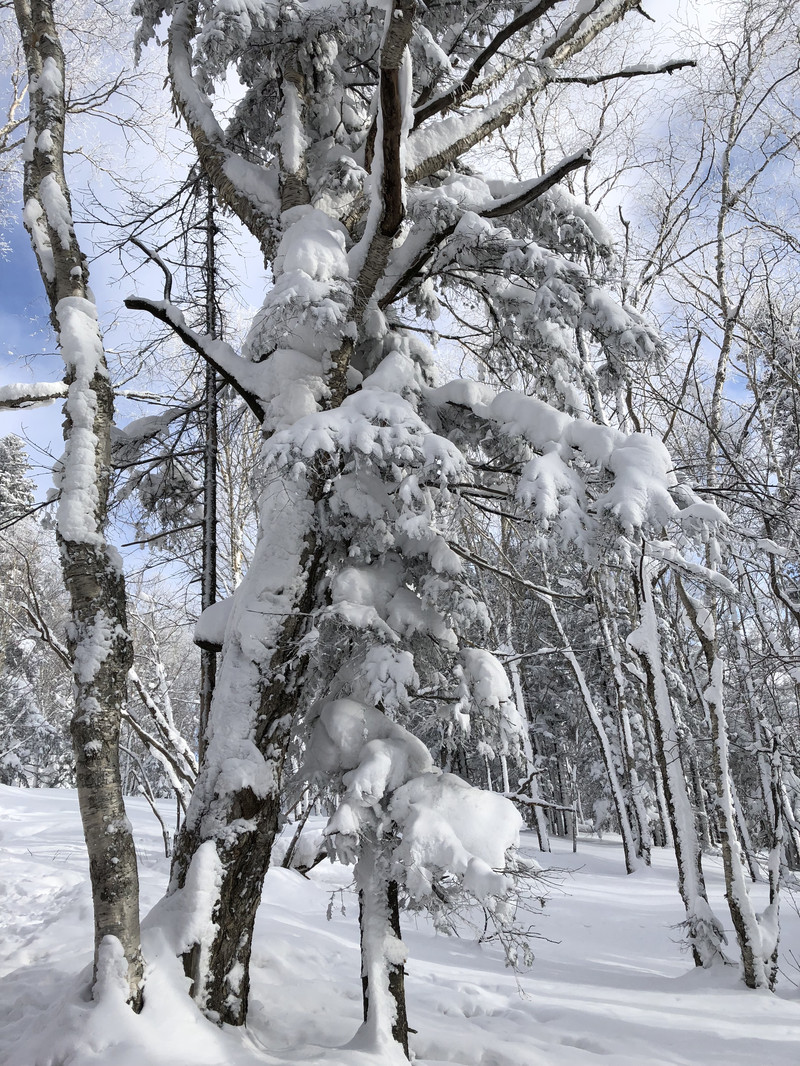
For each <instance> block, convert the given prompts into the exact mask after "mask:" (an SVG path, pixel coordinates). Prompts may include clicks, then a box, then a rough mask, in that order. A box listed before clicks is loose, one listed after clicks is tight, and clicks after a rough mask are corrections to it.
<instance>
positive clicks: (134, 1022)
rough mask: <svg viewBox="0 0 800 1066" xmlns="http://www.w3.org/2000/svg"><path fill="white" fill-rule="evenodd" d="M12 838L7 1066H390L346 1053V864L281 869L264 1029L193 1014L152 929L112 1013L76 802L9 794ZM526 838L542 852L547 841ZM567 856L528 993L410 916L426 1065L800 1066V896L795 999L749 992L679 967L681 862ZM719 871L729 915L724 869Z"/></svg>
mask: <svg viewBox="0 0 800 1066" xmlns="http://www.w3.org/2000/svg"><path fill="white" fill-rule="evenodd" d="M128 809H129V814H130V816H131V818H132V820H133V823H134V830H135V839H136V844H137V849H138V854H139V864H140V871H141V877H142V897H143V904H144V906H145V908H148V907H150V906H152V905H154V904H155V903H156V901H157V900H158V899H159V898H160V896H161V895H162V893H163V889H164V885H165V878H166V875H167V862H166V860H165V859H164V857H163V850H162V847H161V839H160V832H159V830H158V826H157V824H156V823H155V820H154V819H153V817H152V815H151V814H150V812H149V811H148V810H147V808H146V806H145V804H144V802H143V801H137V800H134V801H129V803H128ZM0 834H1V835H0V854H1V855H2V858H1V859H0V862H1V863H2V866H1V868H2V882H1V883H0V898H2V903H3V906H2V916H1V917H0V1063H2V1064H3V1066H61V1064H64V1066H66V1064H69V1066H88V1064H96V1066H256V1064H268V1066H288V1064H296V1066H312V1064H313V1066H384V1063H383V1062H379V1060H378V1059H377V1058H376V1057H375V1056H374V1055H370V1054H368V1053H366V1052H364V1051H361V1050H359V1049H358V1047H357V1045H351V1044H349V1042H350V1041H351V1040H352V1038H353V1036H354V1034H355V1033H356V1031H357V1029H358V1027H359V1024H360V1021H361V1016H360V1015H361V991H360V981H359V969H358V968H359V955H358V922H357V914H358V906H357V901H356V899H355V896H354V894H353V891H352V889H351V888H350V887H348V886H349V882H350V878H349V871H348V870H347V869H346V868H344V867H341V866H332V865H330V864H329V863H327V862H326V863H323V864H322V865H321V866H319V867H317V869H316V870H315V871H314V872H313V873H312V875H311V879H310V880H308V879H305V878H304V877H302V876H301V875H300V874H297V873H295V872H291V871H286V870H282V869H275V870H271V871H270V873H269V875H268V877H267V883H266V889H265V896H264V902H263V905H262V908H261V912H260V916H259V922H258V927H257V934H256V942H255V947H254V960H253V961H254V967H253V992H252V1001H251V1011H250V1018H249V1022H248V1027H247V1029H246V1030H244V1031H236V1030H234V1029H230V1028H226V1029H223V1030H220V1029H218V1028H216V1027H215V1026H214V1025H212V1024H211V1023H209V1022H207V1021H206V1020H205V1019H204V1018H203V1017H202V1016H201V1015H200V1014H199V1013H197V1012H196V1010H195V1009H194V1007H193V1006H192V1005H191V1002H190V1000H189V999H188V997H187V996H186V995H185V993H184V988H183V986H184V983H185V979H184V978H183V975H182V973H181V970H180V966H179V963H177V962H176V961H175V960H174V958H172V954H171V952H170V950H169V948H168V947H167V946H166V945H165V944H164V943H163V942H159V941H158V940H157V939H156V937H155V934H154V933H153V932H152V930H151V931H148V930H147V922H145V934H144V949H145V953H146V957H147V961H148V967H149V970H148V982H147V988H146V1002H145V1008H144V1012H143V1014H142V1015H141V1016H140V1017H136V1016H134V1015H133V1014H132V1013H131V1012H130V1011H129V1010H128V1009H127V1008H126V1007H124V1005H122V1004H121V1003H120V1002H119V1000H118V998H117V996H116V994H115V989H114V980H113V975H112V974H108V975H107V977H106V987H105V991H104V990H103V988H102V987H101V990H100V999H99V1002H97V1003H92V1002H91V1001H89V1000H88V978H89V974H90V970H89V967H90V965H91V936H92V921H91V899H90V892H89V885H88V878H87V876H86V870H85V853H84V850H83V845H82V840H81V830H80V822H79V819H78V809H77V799H76V795H75V793H74V792H69V791H65V790H41V791H37V790H29V791H28V790H18V789H12V788H7V787H4V786H3V787H0ZM526 843H527V844H528V845H529V847H530V851H531V854H537V853H536V851H535V849H534V846H533V840H532V838H530V836H529V837H528V838H527V840H526ZM553 846H554V852H553V854H552V856H551V857H550V858H551V863H552V867H553V868H554V870H553V872H551V873H549V874H548V876H547V881H548V882H549V886H550V887H549V888H547V886H545V885H543V890H545V889H547V891H548V894H549V898H548V900H547V903H546V906H545V908H544V910H543V911H542V912H541V913H538V914H536V915H533V916H532V920H533V921H534V922H535V926H536V929H537V930H538V933H539V934H540V935H541V936H542V937H544V938H546V939H540V940H537V941H536V942H535V943H534V949H535V952H536V961H535V963H534V965H533V967H532V968H531V969H530V971H529V972H528V973H526V974H524V975H523V976H521V977H520V978H519V979H518V978H517V977H515V975H514V974H513V973H512V972H510V971H509V970H508V969H506V968H505V966H504V964H503V959H502V952H501V950H500V948H499V947H498V946H497V945H495V944H491V943H490V944H478V943H476V942H475V941H474V939H471V938H470V936H469V934H468V933H465V935H464V937H463V938H462V939H455V938H448V937H444V936H441V935H437V934H436V933H435V932H434V931H433V930H432V929H431V928H430V927H429V926H428V925H427V924H426V923H425V922H424V921H422V920H415V919H411V920H408V919H406V920H405V923H404V939H405V941H406V943H407V946H408V949H409V956H410V957H409V962H408V966H407V969H408V977H407V985H406V987H407V993H408V1001H409V1020H410V1024H411V1026H412V1027H413V1028H414V1029H416V1030H417V1033H416V1035H414V1036H413V1037H412V1049H413V1052H414V1053H415V1055H416V1061H417V1062H419V1063H420V1064H425V1066H434V1064H441V1063H449V1064H453V1066H589V1064H598V1063H602V1064H603V1066H645V1064H646V1066H667V1064H669V1066H796V1063H797V1061H798V1051H799V1049H800V991H799V990H798V987H797V984H798V982H800V970H798V969H796V968H794V966H793V965H792V960H795V962H797V960H800V918H798V915H797V913H796V911H795V909H794V908H793V906H792V902H791V899H790V898H788V897H787V901H786V904H785V906H784V914H783V929H784V937H785V941H784V943H785V947H786V950H785V954H784V958H785V959H786V960H789V961H788V962H785V963H784V969H783V972H782V975H781V980H780V984H779V988H778V992H777V994H776V995H771V994H769V993H768V992H751V991H748V990H747V989H745V988H744V986H742V985H741V984H740V983H739V981H738V979H737V974H736V971H735V970H734V969H733V968H732V967H731V968H729V969H727V970H725V969H715V970H712V971H696V970H695V969H694V968H693V967H692V966H691V962H690V959H689V958H688V956H686V955H685V954H682V953H681V950H680V947H679V944H678V941H679V940H680V934H679V931H678V929H677V928H676V926H677V923H678V922H680V920H681V917H682V906H681V902H680V898H679V896H678V893H677V891H676V888H675V876H674V856H673V855H672V853H671V852H668V851H665V850H663V849H656V851H655V852H654V866H653V868H652V869H650V870H645V871H641V872H639V873H637V874H634V875H632V876H626V875H625V873H624V864H623V859H622V851H621V846H620V844H619V841H618V839H615V838H613V837H606V838H605V839H603V840H598V839H596V838H593V839H583V838H582V839H581V840H580V841H579V849H578V853H577V855H573V854H572V852H571V848H570V846H569V845H568V844H567V843H566V842H564V841H559V840H555V841H554V842H553ZM537 857H539V858H541V857H540V856H538V855H537ZM706 865H707V869H708V880H709V888H710V890H711V892H712V894H713V896H714V897H715V899H716V901H717V902H719V900H720V899H721V894H722V874H721V869H720V862H719V860H717V859H715V858H707V860H706ZM757 891H758V890H756V892H757ZM757 898H759V897H758V896H757ZM761 903H762V904H763V901H761ZM327 913H329V914H330V918H328V917H327V916H326V915H327ZM718 913H723V908H722V907H721V906H720V907H719V909H718Z"/></svg>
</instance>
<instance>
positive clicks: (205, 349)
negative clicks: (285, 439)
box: [125, 296, 264, 422]
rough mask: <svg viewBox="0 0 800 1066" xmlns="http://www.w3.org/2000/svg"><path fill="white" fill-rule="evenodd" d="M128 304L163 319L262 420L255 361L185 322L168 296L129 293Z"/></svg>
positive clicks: (161, 320)
mask: <svg viewBox="0 0 800 1066" xmlns="http://www.w3.org/2000/svg"><path fill="white" fill-rule="evenodd" d="M125 306H126V307H127V308H128V309H129V310H131V311H148V312H149V313H150V314H151V315H152V316H153V318H157V319H158V320H159V322H164V323H165V324H166V325H168V326H169V327H170V329H172V330H173V331H174V333H175V334H176V335H177V336H178V337H180V339H181V340H182V341H183V343H184V344H185V345H186V346H187V347H188V348H191V349H192V351H194V352H197V354H198V355H199V356H200V357H201V358H202V359H204V360H205V361H206V363H208V365H209V366H211V367H213V368H214V370H216V372H217V373H218V374H219V376H220V377H221V378H222V380H223V381H224V382H225V384H226V385H230V386H231V388H232V389H234V391H235V392H237V393H238V395H239V396H241V398H242V399H243V400H244V402H245V403H246V404H247V406H248V407H249V408H250V410H251V411H252V412H253V414H254V415H255V416H256V418H257V419H258V421H259V422H263V421H264V408H263V407H262V405H261V402H260V401H259V398H258V392H257V387H256V386H257V380H258V377H259V372H258V369H257V367H256V366H255V365H254V364H253V363H249V362H248V361H247V360H245V359H242V357H241V356H240V355H237V353H236V352H235V351H234V349H233V348H232V347H231V346H230V345H229V344H227V343H226V342H225V341H222V340H216V339H215V338H214V337H209V336H207V335H206V334H204V333H197V332H196V331H195V330H193V329H190V328H189V326H187V324H186V319H185V318H184V316H183V312H182V311H180V310H179V309H178V308H177V307H176V306H175V305H174V304H172V303H169V302H168V301H167V300H147V299H145V298H144V297H141V296H129V297H128V299H127V300H125Z"/></svg>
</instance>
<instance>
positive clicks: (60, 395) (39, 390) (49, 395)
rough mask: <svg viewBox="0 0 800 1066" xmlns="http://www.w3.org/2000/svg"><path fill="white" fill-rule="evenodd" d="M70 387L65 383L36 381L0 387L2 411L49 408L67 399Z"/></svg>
mask: <svg viewBox="0 0 800 1066" xmlns="http://www.w3.org/2000/svg"><path fill="white" fill-rule="evenodd" d="M67 392H68V387H67V385H66V383H65V382H63V381H56V382H53V383H52V384H51V383H50V382H47V381H36V382H30V383H27V384H22V385H3V386H1V387H0V411H19V410H27V409H30V408H32V407H48V406H49V405H50V404H51V403H55V401H56V400H64V399H66V396H67Z"/></svg>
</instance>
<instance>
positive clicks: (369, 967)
mask: <svg viewBox="0 0 800 1066" xmlns="http://www.w3.org/2000/svg"><path fill="white" fill-rule="evenodd" d="M355 878H356V884H357V885H358V917H359V926H360V930H361V988H362V996H363V1004H364V1025H363V1027H362V1030H361V1035H362V1036H363V1037H365V1038H366V1041H367V1046H368V1047H369V1048H370V1049H371V1050H372V1049H374V1050H379V1049H380V1048H381V1047H385V1046H386V1045H387V1043H389V1041H390V1040H391V1041H394V1042H396V1043H397V1044H399V1045H400V1047H401V1048H402V1049H403V1053H404V1054H405V1056H406V1058H408V1057H409V1052H408V1016H407V1013H406V999H405V968H404V963H405V958H406V951H405V947H404V946H403V942H402V940H401V937H400V908H399V905H398V899H397V882H396V881H392V880H391V879H390V878H389V876H388V872H387V870H386V869H385V862H384V859H383V849H382V848H381V842H380V840H378V838H377V835H376V834H375V833H374V832H372V831H369V832H367V833H366V834H365V835H364V837H362V846H361V852H360V855H359V859H358V863H357V864H356V871H355ZM357 1039H358V1038H357ZM359 1043H360V1041H359Z"/></svg>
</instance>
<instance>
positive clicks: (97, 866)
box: [15, 0, 143, 1010]
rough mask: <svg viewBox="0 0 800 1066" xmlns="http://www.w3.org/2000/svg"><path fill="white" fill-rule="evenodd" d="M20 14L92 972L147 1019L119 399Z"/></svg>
mask: <svg viewBox="0 0 800 1066" xmlns="http://www.w3.org/2000/svg"><path fill="white" fill-rule="evenodd" d="M15 12H16V16H17V23H18V25H19V31H20V36H21V40H22V45H23V49H24V53H25V60H26V65H27V76H28V92H29V119H28V126H27V134H26V140H25V177H24V201H25V207H24V213H23V218H24V221H25V226H26V228H27V230H28V232H29V234H30V238H31V243H32V245H33V250H34V252H35V254H36V259H37V262H38V264H39V271H40V274H41V277H42V282H43V284H44V288H45V291H46V293H47V298H48V301H49V304H50V314H51V322H52V325H53V328H54V330H55V331H56V334H57V336H58V340H59V346H60V349H61V354H62V356H63V359H64V364H65V372H66V379H65V382H66V402H65V407H64V413H65V422H64V446H65V451H64V455H63V457H62V458H61V460H60V462H59V466H58V472H57V487H58V492H59V504H58V517H57V536H58V542H59V550H60V554H61V563H62V568H63V574H64V581H65V584H66V586H67V589H68V591H69V595H70V602H71V610H70V626H69V629H68V632H67V644H68V652H69V658H70V661H71V663H72V677H73V689H74V698H75V711H74V714H73V717H72V724H71V730H72V739H73V747H74V752H75V762H76V778H77V785H78V797H79V801H80V808H81V817H82V819H83V826H84V833H85V836H86V845H87V848H88V852H89V869H90V876H91V881H92V897H93V901H94V932H95V952H94V968H95V976H97V973H98V971H99V969H100V968H101V967H104V968H108V967H110V966H114V967H117V968H118V967H119V965H120V963H121V964H122V966H123V967H124V970H125V972H126V980H127V987H128V997H129V1000H130V1002H131V1004H132V1006H133V1007H134V1009H137V1010H138V1009H139V1008H140V1006H141V1002H142V970H143V963H142V956H141V950H140V945H139V897H138V876H137V869H136V854H135V851H134V845H133V836H132V830H131V826H130V823H129V822H128V819H127V817H126V815H125V807H124V804H123V799H122V788H121V782H120V771H119V747H118V746H119V730H120V714H121V711H122V707H123V704H124V701H125V687H126V679H127V674H128V669H129V668H130V666H131V663H132V650H131V643H130V638H129V636H128V632H127V625H126V603H125V581H124V576H123V573H122V568H121V560H120V558H119V555H118V553H117V552H116V551H115V549H114V548H113V547H112V546H111V545H110V544H109V543H108V541H107V540H106V536H105V524H106V515H107V507H108V489H109V475H110V469H109V462H110V433H111V424H112V419H113V394H112V390H111V383H110V381H109V375H108V368H107V364H106V358H105V352H104V350H103V342H102V338H101V335H100V330H99V327H98V321H97V308H96V305H95V303H94V300H93V299H92V296H91V293H90V291H89V288H88V269H87V265H86V260H85V258H84V255H83V253H82V251H81V248H80V245H79V243H78V240H77V237H76V235H75V228H74V225H73V221H72V212H71V206H70V194H69V188H68V185H67V180H66V176H65V172H64V152H65V145H64V136H65V114H66V107H65V97H64V84H65V82H64V77H65V64H64V54H63V51H62V49H61V44H60V40H59V33H58V29H57V26H56V23H55V19H54V15H53V8H52V5H51V3H50V2H49V0H34V2H33V3H28V0H19V2H18V3H16V4H15Z"/></svg>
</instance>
